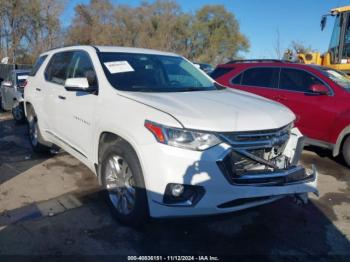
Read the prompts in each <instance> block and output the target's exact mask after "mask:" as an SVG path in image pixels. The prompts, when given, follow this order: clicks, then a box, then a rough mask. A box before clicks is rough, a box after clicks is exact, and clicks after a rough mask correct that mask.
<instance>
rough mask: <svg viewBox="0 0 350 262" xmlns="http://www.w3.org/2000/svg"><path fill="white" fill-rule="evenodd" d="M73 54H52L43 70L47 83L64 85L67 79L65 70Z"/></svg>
mask: <svg viewBox="0 0 350 262" xmlns="http://www.w3.org/2000/svg"><path fill="white" fill-rule="evenodd" d="M72 56H73V52H63V53H57V54H54V55H53V57H52V58H51V60H50V63H49V65H48V66H47V68H46V70H45V78H46V80H47V81H50V82H54V83H56V84H59V85H64V82H65V81H66V79H67V70H68V66H69V64H70V61H71V59H72Z"/></svg>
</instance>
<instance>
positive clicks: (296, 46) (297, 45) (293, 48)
mask: <svg viewBox="0 0 350 262" xmlns="http://www.w3.org/2000/svg"><path fill="white" fill-rule="evenodd" d="M309 52H313V48H312V47H311V46H306V45H305V44H304V43H303V42H300V41H292V42H291V44H290V46H289V48H287V49H286V50H285V51H284V54H283V59H284V60H290V61H297V60H298V58H297V54H298V53H303V54H306V53H309Z"/></svg>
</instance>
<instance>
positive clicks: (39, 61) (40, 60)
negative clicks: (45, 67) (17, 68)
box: [29, 55, 47, 76]
mask: <svg viewBox="0 0 350 262" xmlns="http://www.w3.org/2000/svg"><path fill="white" fill-rule="evenodd" d="M46 57H47V55H43V56H39V58H38V59H37V60H36V61H35V64H34V66H33V68H32V71H31V72H30V74H29V75H30V76H35V75H36V73H37V72H38V70H39V68H40V67H41V65H42V64H43V63H44V61H45V59H46Z"/></svg>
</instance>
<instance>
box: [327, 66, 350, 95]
mask: <svg viewBox="0 0 350 262" xmlns="http://www.w3.org/2000/svg"><path fill="white" fill-rule="evenodd" d="M321 71H322V73H323V74H324V75H326V76H327V77H328V78H330V79H331V80H333V81H334V82H335V83H337V84H338V85H340V86H341V87H343V88H345V89H346V90H347V91H350V79H349V78H348V76H347V75H346V74H344V73H342V72H340V71H337V70H334V69H330V68H322V69H321Z"/></svg>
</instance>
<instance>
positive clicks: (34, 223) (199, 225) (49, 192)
mask: <svg viewBox="0 0 350 262" xmlns="http://www.w3.org/2000/svg"><path fill="white" fill-rule="evenodd" d="M302 161H303V163H304V164H305V165H307V166H309V167H310V165H311V164H312V163H314V164H316V165H317V167H318V170H319V173H320V176H319V190H320V197H319V198H317V197H316V196H312V197H311V201H310V202H309V203H308V204H307V205H304V206H302V207H300V206H298V205H296V204H295V203H294V202H293V200H292V199H283V200H280V201H277V202H275V203H272V204H268V205H265V206H261V207H258V208H252V209H249V210H246V211H243V212H237V213H233V214H229V215H225V216H220V217H207V218H200V219H198V218H197V219H186V220H182V219H181V220H180V219H177V220H157V221H152V222H151V223H149V224H147V225H146V226H144V227H143V228H140V229H130V228H127V227H124V226H121V225H119V224H118V223H117V222H116V221H115V220H113V218H112V217H111V216H110V213H109V211H108V209H107V207H106V204H105V203H104V201H103V197H102V194H101V193H100V188H99V187H98V185H97V182H96V179H95V177H94V176H93V175H92V174H91V172H90V171H89V170H88V169H87V168H86V167H85V166H83V165H82V164H81V163H80V162H79V161H77V160H76V159H74V158H72V157H70V156H69V155H67V154H65V153H59V154H57V155H55V156H54V157H51V158H44V157H43V156H40V155H35V154H32V152H31V150H30V146H29V144H28V142H27V136H26V126H25V125H16V124H15V123H14V122H13V121H12V120H11V117H10V115H9V114H5V113H0V255H28V254H34V255H40V256H42V255H47V254H50V255H54V257H60V256H61V255H118V256H121V257H122V258H126V255H216V256H224V255H237V254H238V255H242V254H243V255H244V254H247V255H252V254H254V255H256V254H258V255H266V256H271V257H274V256H275V255H289V256H292V258H291V260H293V261H294V260H298V259H302V258H311V257H314V256H319V255H322V256H325V255H332V256H333V257H334V258H336V259H339V258H342V259H344V260H347V259H346V257H345V256H348V257H347V258H348V259H350V169H347V168H346V167H345V166H344V165H343V164H342V163H341V161H339V160H337V159H332V158H330V157H329V156H328V154H327V152H322V151H320V152H317V153H315V152H313V151H311V150H310V149H309V150H308V151H305V152H304V153H303V159H302ZM334 255H335V256H334ZM3 258H5V257H3ZM8 258H9V257H8ZM85 258H86V257H85ZM82 260H84V259H79V261H82ZM0 261H2V258H1V257H0ZM40 261H41V260H40ZM42 261H45V260H42Z"/></svg>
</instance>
